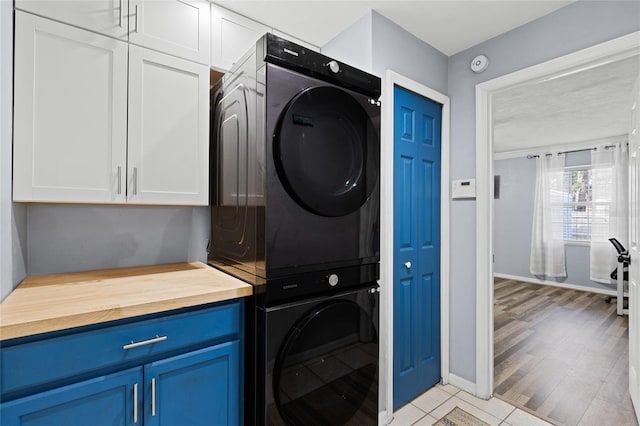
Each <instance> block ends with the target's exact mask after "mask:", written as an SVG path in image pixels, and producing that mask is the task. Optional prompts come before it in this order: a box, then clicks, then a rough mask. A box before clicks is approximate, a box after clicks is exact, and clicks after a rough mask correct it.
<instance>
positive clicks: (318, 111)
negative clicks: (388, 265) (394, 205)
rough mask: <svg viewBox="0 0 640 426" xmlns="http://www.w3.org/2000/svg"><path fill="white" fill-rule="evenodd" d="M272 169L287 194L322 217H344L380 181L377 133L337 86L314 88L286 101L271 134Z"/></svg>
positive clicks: (359, 109) (349, 98)
mask: <svg viewBox="0 0 640 426" xmlns="http://www.w3.org/2000/svg"><path fill="white" fill-rule="evenodd" d="M274 157H275V158H274V159H275V163H276V170H277V172H278V175H279V177H280V180H281V181H282V183H283V185H284V187H285V188H286V190H287V192H288V193H289V195H290V196H291V197H292V198H294V199H295V200H296V201H297V202H298V204H300V205H301V206H303V207H304V208H306V209H307V210H309V211H311V212H313V213H315V214H319V215H322V216H329V217H336V216H344V215H347V214H349V213H352V212H354V211H356V210H357V209H358V208H360V206H362V204H364V202H365V201H366V200H367V198H368V197H369V195H371V192H372V191H373V188H374V187H375V185H376V182H377V179H378V169H379V165H380V160H379V134H378V133H377V131H376V129H375V127H374V125H373V123H372V121H371V118H370V117H369V114H368V113H367V111H366V110H365V109H364V108H363V107H362V105H361V104H360V103H358V101H357V100H356V99H354V98H353V96H351V95H349V94H348V93H347V92H345V91H343V90H341V89H338V88H336V87H326V86H321V87H312V88H309V89H306V90H304V91H302V92H301V93H299V94H298V95H297V96H296V97H295V98H293V99H292V100H291V102H289V104H288V105H287V107H286V108H285V110H284V112H283V114H282V115H281V117H280V121H279V123H278V126H277V128H276V133H275V135H274Z"/></svg>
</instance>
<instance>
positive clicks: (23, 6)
mask: <svg viewBox="0 0 640 426" xmlns="http://www.w3.org/2000/svg"><path fill="white" fill-rule="evenodd" d="M127 1H128V0H91V1H78V0H16V9H20V10H26V11H28V12H32V13H35V14H37V15H42V16H45V17H47V18H51V19H55V20H58V21H61V22H65V23H67V24H71V25H76V26H78V27H80V28H85V29H87V30H91V31H95V32H97V33H100V34H104V35H108V36H111V37H116V38H120V39H123V40H126V39H127V33H128V16H127V15H128V13H127Z"/></svg>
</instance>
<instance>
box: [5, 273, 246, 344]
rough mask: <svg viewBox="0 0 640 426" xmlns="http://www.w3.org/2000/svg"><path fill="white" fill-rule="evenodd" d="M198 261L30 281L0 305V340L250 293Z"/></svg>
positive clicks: (41, 278) (57, 276)
mask: <svg viewBox="0 0 640 426" xmlns="http://www.w3.org/2000/svg"><path fill="white" fill-rule="evenodd" d="M252 291H253V290H252V287H251V285H249V284H247V283H245V282H243V281H240V280H238V279H236V278H234V277H232V276H230V275H227V274H225V273H224V272H221V271H218V270H217V269H214V268H212V267H210V266H208V265H205V264H204V263H201V262H190V263H173V264H167V265H154V266H139V267H133V268H119V269H105V270H99V271H88V272H75V273H69V274H56V275H41V276H30V277H27V278H25V280H24V281H22V283H20V285H18V287H17V288H16V289H15V290H14V291H13V293H11V294H10V295H9V296H8V297H7V298H6V299H5V300H4V301H3V302H2V303H1V304H0V339H2V340H6V339H13V338H16V337H24V336H30V335H34V334H39V333H44V332H49V331H58V330H63V329H67V328H72V327H78V326H82V325H90V324H97V323H101V322H106V321H113V320H119V319H123V318H131V317H135V316H138V315H145V314H152V313H156V312H163V311H169V310H171V309H178V308H186V307H191V306H197V305H203V304H207V303H213V302H220V301H223V300H229V299H235V298H239V297H244V296H249V295H251V294H252Z"/></svg>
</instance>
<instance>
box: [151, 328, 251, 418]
mask: <svg viewBox="0 0 640 426" xmlns="http://www.w3.org/2000/svg"><path fill="white" fill-rule="evenodd" d="M240 362H241V357H240V342H239V341H237V340H235V341H232V342H227V343H223V344H220V345H216V346H212V347H209V348H205V349H201V350H198V351H193V352H189V353H186V354H182V355H178V356H175V357H172V358H167V359H163V360H160V361H156V362H153V363H150V364H147V365H145V367H144V376H145V425H146V426H174V425H190V426H198V425H202V426H204V425H207V426H218V425H219V426H223V425H225V426H226V425H239V424H241V421H242V416H241V409H242V402H241V401H242V395H241V390H242V385H241V383H242V377H241V374H240Z"/></svg>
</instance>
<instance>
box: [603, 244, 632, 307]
mask: <svg viewBox="0 0 640 426" xmlns="http://www.w3.org/2000/svg"><path fill="white" fill-rule="evenodd" d="M609 241H610V242H611V244H613V246H614V247H615V249H616V251H617V252H618V263H622V280H623V281H624V282H625V283H627V282H629V250H627V249H626V248H624V246H623V245H622V244H621V243H620V241H618V240H617V239H615V238H609ZM610 277H611V279H612V280H615V281H617V280H618V268H616V269H614V270H613V271H611V275H610ZM613 299H617V297H616V296H609V297H607V298H606V299H605V301H606V302H607V303H611V301H612V300H613ZM624 309H629V298H628V297H627V296H625V298H624Z"/></svg>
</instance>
